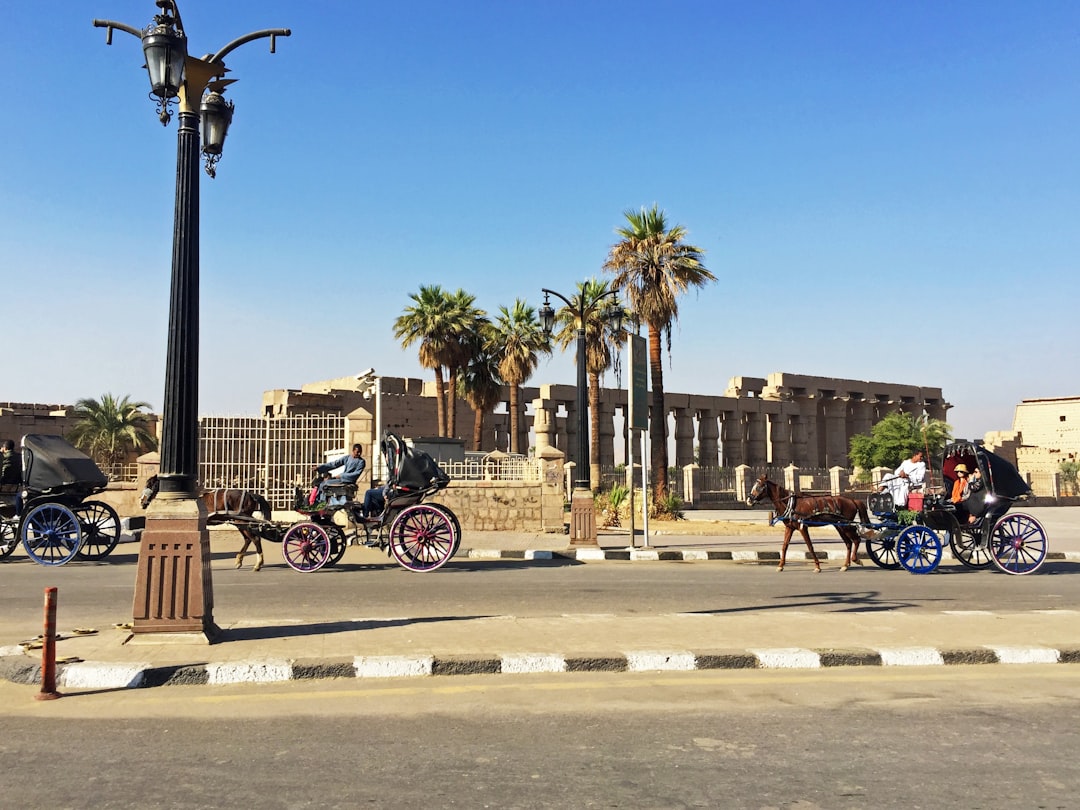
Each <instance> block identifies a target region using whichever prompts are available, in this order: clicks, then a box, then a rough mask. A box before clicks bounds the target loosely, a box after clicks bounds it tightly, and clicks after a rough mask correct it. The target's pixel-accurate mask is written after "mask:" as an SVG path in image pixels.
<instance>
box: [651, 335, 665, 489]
mask: <svg viewBox="0 0 1080 810" xmlns="http://www.w3.org/2000/svg"><path fill="white" fill-rule="evenodd" d="M663 336H664V335H663V332H662V331H661V330H660V329H659V328H658V327H657V326H656V325H655V324H651V323H650V324H649V379H650V382H651V383H652V407H651V408H650V410H649V436H650V444H649V449H650V452H651V453H652V479H653V504H659V503H660V502H661V501H663V500H664V499H666V498H667V489H668V480H667V469H668V458H667V409H666V408H665V407H664V366H663V362H662V361H663V352H662V348H663V347H662V345H661V344H662V342H663Z"/></svg>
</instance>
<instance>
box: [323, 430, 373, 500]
mask: <svg viewBox="0 0 1080 810" xmlns="http://www.w3.org/2000/svg"><path fill="white" fill-rule="evenodd" d="M363 452H364V448H363V447H361V446H360V445H359V444H354V445H353V446H352V452H351V453H349V455H347V456H342V457H341V458H336V459H334V460H333V461H328V462H326V463H325V464H320V465H319V466H318V467H316V468H315V472H317V473H319V474H320V475H327V474H328V473H329V472H330V471H331V470H336V469H337V468H338V467H344V469H343V470H342V471H341V475H339V476H338V477H337V478H323V480H322V481H320V482H319V493H318V495H317V496H316V498H315V500H316V502H318V501H325V500H326V495H325V494H324V492H323V488H324V487H325V486H326V485H327V484H328V483H331V482H337V481H340V482H342V483H345V484H355V483H356V482H357V480H358V479H359V478H360V476H361V475H363V473H364V468H365V467H366V466H367V462H366V461H364V456H363Z"/></svg>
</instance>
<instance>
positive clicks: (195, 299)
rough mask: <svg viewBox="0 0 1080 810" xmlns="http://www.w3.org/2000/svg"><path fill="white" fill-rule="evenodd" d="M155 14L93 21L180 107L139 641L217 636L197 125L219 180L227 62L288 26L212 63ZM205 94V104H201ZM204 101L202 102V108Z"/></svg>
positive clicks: (161, 113)
mask: <svg viewBox="0 0 1080 810" xmlns="http://www.w3.org/2000/svg"><path fill="white" fill-rule="evenodd" d="M155 4H156V5H157V7H158V9H159V13H158V14H156V15H155V16H154V22H153V23H152V24H151V25H149V26H147V27H146V28H145V29H143V30H139V29H137V28H134V27H132V26H130V25H126V24H124V23H118V22H113V21H112V20H94V26H95V27H97V28H104V29H106V40H105V41H106V44H109V45H111V44H112V32H113V30H114V29H115V30H118V31H124V32H126V33H128V34H131V35H132V36H135V37H138V38H139V39H140V40H141V41H142V47H143V54H144V55H145V57H146V65H145V67H146V70H147V72H148V73H149V75H150V88H151V89H150V92H151V95H152V97H153V98H155V99H156V100H157V105H158V106H157V111H158V118H159V120H160V121H161V123H162V124H168V123H169V121H170V120H172V113H171V112H170V111H169V104H170V103H172V102H174V100H175V102H176V103H177V104H178V106H179V115H180V121H179V128H178V135H177V152H176V206H175V209H174V210H175V218H174V222H173V250H172V284H171V288H170V298H169V340H168V348H167V355H166V362H165V398H164V405H163V407H162V429H161V470H160V472H159V474H158V479H159V481H160V482H161V488H160V494H159V496H158V498H156V499H155V501H154V504H153V505H152V506H151V510H150V512H149V513H148V514H147V523H146V530H145V531H144V532H143V536H142V543H141V547H140V550H139V573H138V578H137V581H136V586H135V604H134V622H133V630H134V632H135V633H149V632H192V631H194V632H201V633H204V634H207V635H210V634H212V633H213V632H214V631H215V630H216V628H215V626H214V621H213V604H214V599H213V586H212V581H211V577H210V541H209V535H208V534H207V532H206V509H205V507H204V506H203V505H202V501H201V499H200V498H199V497H198V492H197V488H196V482H197V478H198V464H199V417H198V410H197V408H198V401H199V378H198V370H199V124H200V118H201V121H202V124H203V129H204V135H205V138H204V140H203V143H202V152H203V153H204V154H205V155H206V157H207V166H206V169H207V173H208V174H209V175H210V176H211V177H213V176H214V174H215V167H216V164H217V160H218V159H219V158H220V157H221V148H222V144H223V143H224V141H225V134H226V132H227V130H228V125H229V122H230V121H231V120H232V112H233V107H232V104H231V102H227V101H225V100H224V98H222V97H221V91H222V90H223V89H224V88H225V86H226V85H228V84H231V83H232V80H231V79H224V78H223V77H224V75H225V73H226V70H227V69H226V67H225V63H224V62H223V61H222V60H223V58H224V57H225V56H226V55H227V54H228V53H230V52H231V51H233V50H235V49H236V48H238V47H239V46H240V45H243V44H244V43H245V42H249V41H251V40H254V39H262V38H264V37H269V38H270V52H271V53H273V52H274V51H275V46H276V40H277V37H279V36H281V37H287V36H289V35H290V33H291V32H290V31H289V29H287V28H273V29H267V30H264V31H256V32H254V33H251V34H247V35H245V36H243V37H240V38H239V39H236V40H234V41H232V42H230V43H229V44H228V45H226V46H225V47H224V48H222V49H221V50H220V51H218V52H217V53H215V54H213V55H212V56H205V57H203V58H201V59H198V58H195V57H192V56H190V55H188V49H187V34H186V33H185V31H184V25H183V22H182V21H181V19H180V11H179V9H178V8H177V6H176V2H175V0H155ZM204 92H205V93H206V96H207V97H206V98H205V99H204V98H203V94H204ZM200 100H201V104H200Z"/></svg>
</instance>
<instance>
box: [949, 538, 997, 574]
mask: <svg viewBox="0 0 1080 810" xmlns="http://www.w3.org/2000/svg"><path fill="white" fill-rule="evenodd" d="M948 534H949V548H951V549H952V553H953V556H954V557H956V559H958V560H959V561H960V562H961V563H963V564H964V565H966V566H967V567H968V568H985V567H986V566H988V565H990V562H991V554H990V549H988V548H987V547H986V546H985V545H984V544H983V543H982V530H979V531H977V532H965V531H956V532H949V533H948Z"/></svg>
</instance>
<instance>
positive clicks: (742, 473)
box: [735, 464, 754, 503]
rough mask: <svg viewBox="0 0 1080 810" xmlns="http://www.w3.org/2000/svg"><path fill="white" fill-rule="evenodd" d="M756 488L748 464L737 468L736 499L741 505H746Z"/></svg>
mask: <svg viewBox="0 0 1080 810" xmlns="http://www.w3.org/2000/svg"><path fill="white" fill-rule="evenodd" d="M753 488H754V474H753V472H751V470H750V467H749V466H747V465H746V464H740V465H739V466H738V467H736V468H735V497H736V498H738V500H739V503H746V499H747V498H749V497H750V490H752V489H753Z"/></svg>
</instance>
